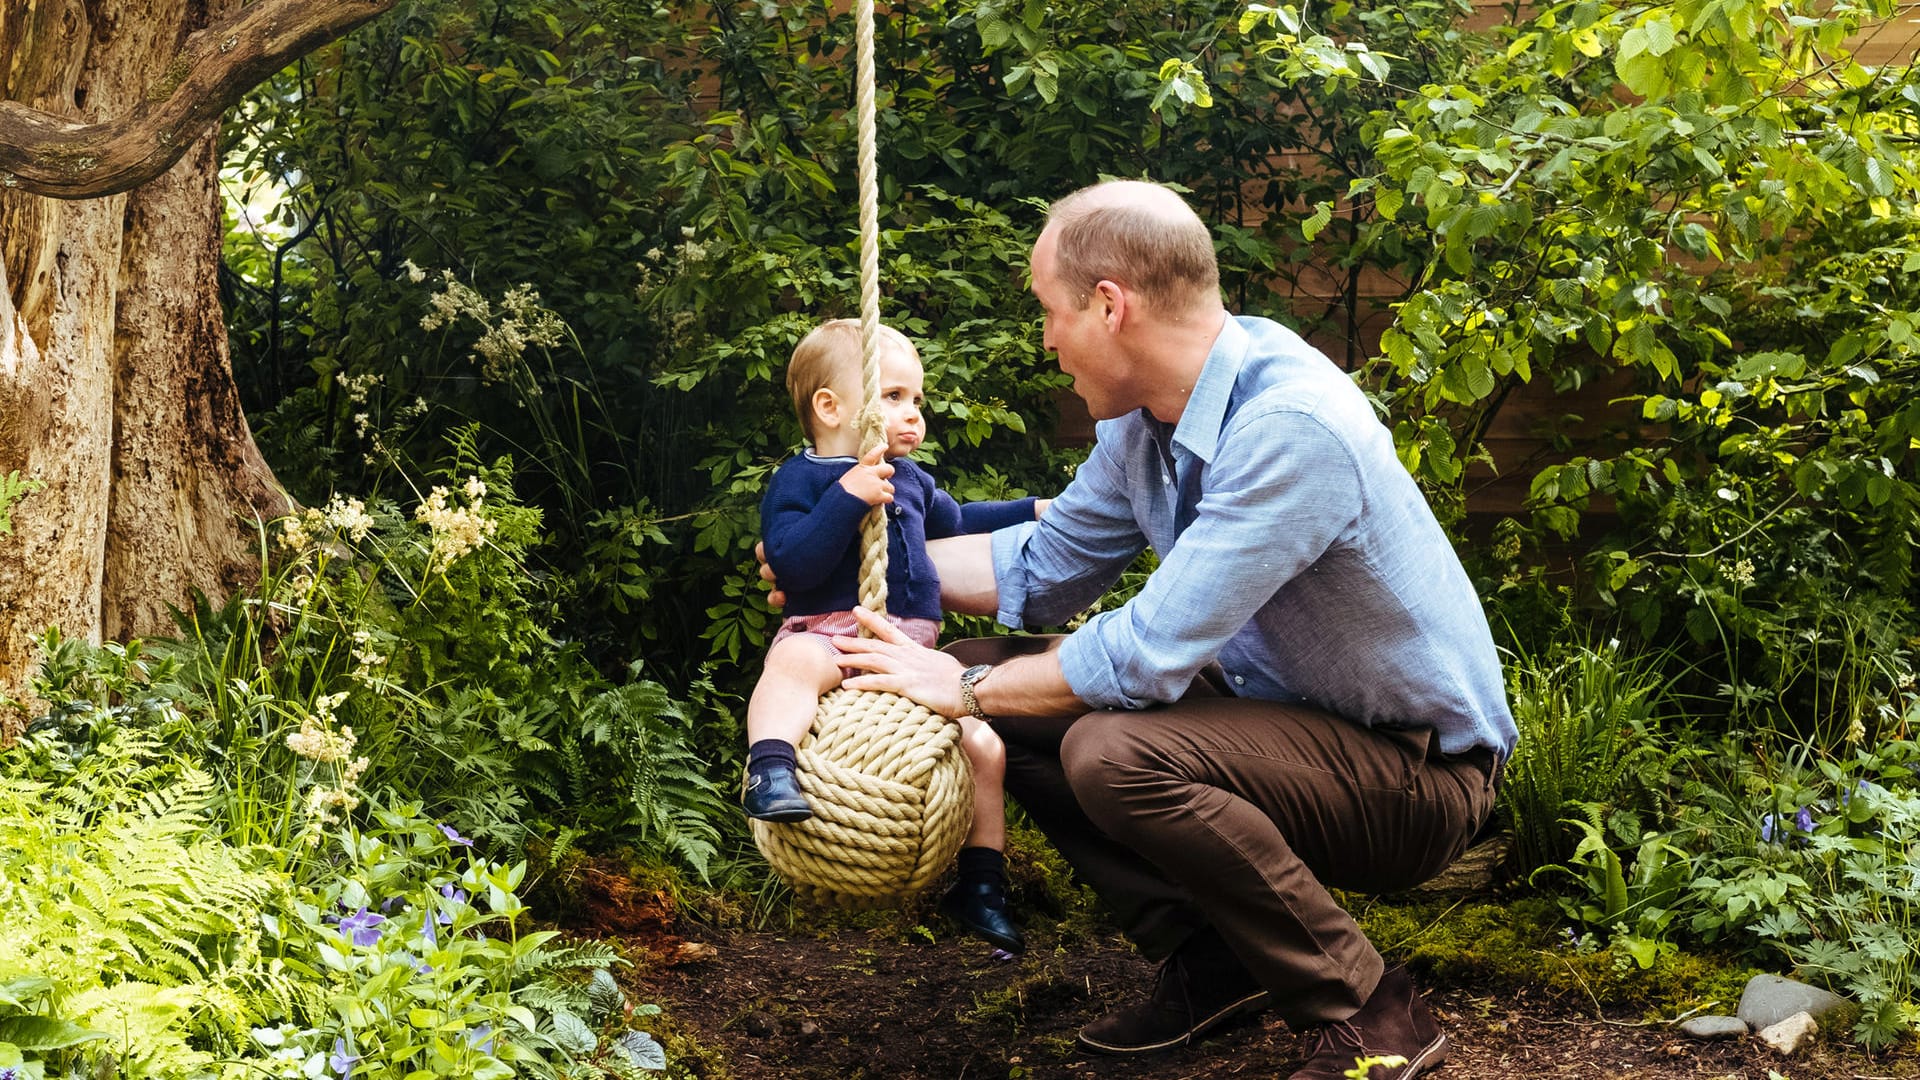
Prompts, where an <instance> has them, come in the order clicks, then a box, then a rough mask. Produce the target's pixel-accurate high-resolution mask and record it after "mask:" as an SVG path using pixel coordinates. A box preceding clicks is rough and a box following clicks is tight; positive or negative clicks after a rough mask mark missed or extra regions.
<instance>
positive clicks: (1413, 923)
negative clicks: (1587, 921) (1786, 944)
mask: <svg viewBox="0 0 1920 1080" xmlns="http://www.w3.org/2000/svg"><path fill="white" fill-rule="evenodd" d="M1350 910H1353V911H1354V913H1355V917H1356V918H1357V919H1358V920H1359V922H1360V926H1361V928H1362V929H1363V930H1365V931H1366V933H1367V936H1368V937H1370V938H1371V939H1373V941H1374V942H1375V944H1377V945H1378V946H1379V947H1380V950H1381V952H1383V953H1386V954H1387V955H1388V956H1389V957H1390V958H1393V959H1399V960H1403V961H1405V962H1406V963H1407V964H1408V965H1409V966H1410V967H1412V968H1414V969H1415V970H1417V971H1420V972H1422V973H1424V974H1425V975H1427V976H1428V977H1430V978H1432V979H1434V980H1436V981H1439V982H1443V983H1456V984H1466V985H1471V986H1473V987H1475V988H1476V989H1484V990H1491V991H1495V992H1498V991H1501V990H1506V989H1518V988H1521V987H1545V988H1548V989H1550V990H1553V991H1554V992H1556V993H1559V994H1562V995H1567V996H1571V997H1574V998H1576V999H1580V1000H1583V1001H1587V1002H1591V1003H1595V1004H1598V1005H1602V1006H1609V1007H1637V1008H1643V1009H1646V1010H1648V1011H1649V1012H1655V1013H1659V1014H1661V1015H1665V1016H1672V1015H1676V1014H1678V1013H1682V1012H1686V1011H1687V1010H1690V1009H1694V1008H1698V1007H1701V1006H1704V1005H1706V1004H1707V1003H1709V1002H1715V1001H1717V1002H1719V1003H1720V1005H1721V1006H1722V1007H1726V1006H1730V1005H1732V1004H1733V1003H1734V1002H1735V1001H1738V1000H1739V997H1740V990H1741V988H1742V987H1743V986H1744V985H1745V983H1746V981H1747V979H1748V978H1750V977H1751V976H1752V975H1753V974H1755V971H1756V969H1754V968H1750V967H1747V966H1745V965H1743V964H1739V963H1736V962H1732V961H1729V960H1727V959H1725V958H1721V957H1715V956H1708V955H1701V954H1696V953H1687V952H1682V951H1680V950H1678V949H1672V950H1668V951H1663V952H1662V953H1661V954H1660V956H1659V957H1658V959H1656V961H1655V962H1654V965H1653V966H1652V967H1651V968H1646V969H1642V968H1640V967H1639V966H1638V965H1636V964H1634V963H1633V962H1632V961H1631V960H1629V959H1627V958H1626V957H1625V956H1624V955H1623V954H1621V953H1619V952H1616V951H1614V950H1611V949H1606V948H1598V949H1595V948H1591V947H1587V948H1575V947H1573V945H1572V944H1571V943H1570V942H1569V941H1568V938H1567V934H1566V930H1565V920H1564V919H1563V918H1562V917H1561V915H1560V912H1559V909H1558V907H1557V906H1556V905H1555V904H1554V903H1553V901H1552V900H1551V899H1550V898H1547V897H1539V896H1527V897H1519V898H1516V899H1513V900H1510V901H1508V902H1505V903H1485V902H1479V903H1466V902H1461V903H1455V904H1447V903H1444V902H1419V903H1406V904H1403V903H1395V902H1388V901H1370V902H1360V903H1358V904H1356V906H1354V907H1352V908H1351V909H1350Z"/></svg>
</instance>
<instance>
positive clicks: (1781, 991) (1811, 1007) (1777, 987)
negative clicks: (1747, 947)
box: [1734, 975, 1853, 1031]
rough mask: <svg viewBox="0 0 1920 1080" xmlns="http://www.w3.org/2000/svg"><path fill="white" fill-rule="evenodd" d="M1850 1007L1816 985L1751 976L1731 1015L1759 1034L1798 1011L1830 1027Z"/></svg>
mask: <svg viewBox="0 0 1920 1080" xmlns="http://www.w3.org/2000/svg"><path fill="white" fill-rule="evenodd" d="M1852 1007H1853V1005H1852V1003H1851V1002H1849V1001H1848V1000H1847V999H1846V998H1843V997H1841V996H1840V995H1838V994H1834V993H1829V992H1827V991H1825V990H1822V989H1820V988H1819V987H1817V986H1808V985H1807V984H1806V983H1803V982H1798V981H1795V980H1793V979H1785V978H1781V977H1780V976H1778V975H1755V976H1754V977H1753V978H1751V979H1748V980H1747V988H1746V989H1745V990H1744V991H1742V992H1741V994H1740V1007H1739V1008H1738V1009H1735V1010H1734V1013H1735V1014H1736V1015H1738V1016H1739V1017H1740V1019H1742V1020H1745V1021H1746V1022H1747V1026H1748V1027H1750V1028H1752V1029H1753V1030H1755V1031H1760V1030H1762V1029H1763V1028H1770V1027H1772V1026H1773V1025H1775V1024H1777V1023H1779V1022H1780V1021H1782V1020H1785V1019H1786V1018H1787V1017H1789V1016H1792V1015H1793V1014H1794V1013H1801V1012H1803V1013H1806V1014H1807V1015H1809V1016H1811V1017H1813V1018H1814V1019H1815V1020H1818V1021H1820V1022H1821V1023H1823V1024H1826V1025H1827V1026H1828V1027H1833V1026H1834V1019H1835V1017H1836V1016H1837V1015H1838V1014H1840V1013H1842V1012H1843V1011H1847V1010H1850V1009H1851V1008H1852Z"/></svg>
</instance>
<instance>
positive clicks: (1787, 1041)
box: [1760, 1012, 1820, 1057]
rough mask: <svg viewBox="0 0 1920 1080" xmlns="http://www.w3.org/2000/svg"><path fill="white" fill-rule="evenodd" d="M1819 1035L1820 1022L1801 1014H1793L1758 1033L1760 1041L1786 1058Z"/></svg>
mask: <svg viewBox="0 0 1920 1080" xmlns="http://www.w3.org/2000/svg"><path fill="white" fill-rule="evenodd" d="M1819 1033H1820V1021H1818V1020H1815V1019H1814V1018H1813V1017H1812V1016H1811V1015H1809V1014H1807V1013H1803V1012H1797V1013H1794V1014H1793V1015H1792V1016H1789V1017H1787V1018H1786V1019H1785V1020H1782V1021H1780V1022H1779V1023H1777V1024H1775V1025H1773V1026H1772V1027H1769V1028H1764V1029H1762V1030H1761V1032H1760V1041H1761V1042H1763V1043H1766V1044H1767V1045H1768V1046H1770V1047H1772V1048H1773V1049H1774V1050H1775V1051H1776V1052H1778V1053H1780V1054H1783V1055H1785V1056H1787V1057H1792V1056H1793V1055H1795V1054H1797V1053H1799V1052H1800V1048H1801V1047H1803V1046H1805V1045H1806V1044H1807V1040H1809V1039H1811V1038H1813V1037H1814V1036H1815V1035H1818V1034H1819Z"/></svg>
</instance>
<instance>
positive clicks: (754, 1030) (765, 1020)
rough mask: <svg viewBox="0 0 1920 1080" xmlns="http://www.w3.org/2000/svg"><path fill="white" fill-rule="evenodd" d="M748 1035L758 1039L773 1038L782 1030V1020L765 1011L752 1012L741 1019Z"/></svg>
mask: <svg viewBox="0 0 1920 1080" xmlns="http://www.w3.org/2000/svg"><path fill="white" fill-rule="evenodd" d="M740 1026H741V1027H742V1028H744V1029H746V1032H747V1034H748V1035H751V1036H753V1037H754V1038H756V1039H771V1038H773V1037H774V1036H775V1035H777V1034H779V1032H780V1022H779V1021H778V1020H775V1019H774V1018H773V1017H772V1016H771V1015H770V1014H768V1013H764V1012H758V1011H755V1012H750V1013H748V1014H747V1015H746V1017H745V1018H744V1019H743V1020H741V1021H740Z"/></svg>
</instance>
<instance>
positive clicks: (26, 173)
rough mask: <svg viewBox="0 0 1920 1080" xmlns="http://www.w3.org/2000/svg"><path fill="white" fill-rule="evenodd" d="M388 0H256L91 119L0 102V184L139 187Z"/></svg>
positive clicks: (75, 190) (79, 189) (63, 188)
mask: <svg viewBox="0 0 1920 1080" xmlns="http://www.w3.org/2000/svg"><path fill="white" fill-rule="evenodd" d="M394 2H395V0H260V2H259V3H256V4H251V5H249V6H247V7H244V8H242V9H240V11H239V12H238V13H236V14H235V15H234V16H232V17H231V18H228V19H224V20H222V21H220V22H218V23H215V24H213V25H212V26H209V27H207V28H206V29H204V30H198V31H195V32H194V33H192V34H190V35H188V37H187V41H186V44H185V45H184V46H183V47H182V48H181V50H180V52H179V53H178V54H176V55H175V56H174V57H173V59H172V60H170V61H169V62H168V63H167V65H166V67H165V68H163V69H162V71H161V74H160V76H159V78H158V80H157V81H156V82H155V83H154V84H153V85H152V86H149V87H148V88H147V92H146V94H145V95H144V97H143V98H142V100H141V102H140V104H139V105H137V106H136V107H135V108H134V109H133V110H132V111H131V112H129V113H127V114H126V115H125V116H120V117H116V118H114V119H112V120H106V121H102V122H100V123H97V124H76V123H73V122H71V121H69V120H67V119H66V118H64V117H61V116H57V115H55V114H53V113H48V112H42V111H40V110H39V109H33V108H29V107H27V106H25V105H22V104H20V103H19V102H17V101H0V185H4V186H6V187H11V188H18V189H20V190H22V191H29V192H32V193H33V194H35V195H46V196H51V197H52V198H56V199H92V198H98V197H100V196H102V195H113V194H117V193H119V192H122V191H127V190H130V189H132V188H136V187H139V186H140V185H141V184H144V183H146V182H147V181H149V180H152V179H153V178H154V177H156V176H159V175H160V174H161V173H163V172H166V171H167V170H168V169H169V168H171V167H172V166H173V163H174V162H175V161H178V160H179V159H180V155H182V154H184V153H186V151H187V148H188V147H189V146H192V145H193V143H194V142H195V140H197V139H198V138H199V137H200V135H201V133H202V132H203V131H204V130H205V129H206V127H207V126H208V125H209V124H212V123H214V122H215V121H217V120H218V119H219V118H220V114H221V113H224V112H226V111H227V109H228V107H230V106H232V105H233V104H234V103H235V102H237V101H239V100H240V98H241V96H242V95H244V94H245V93H246V92H247V91H249V90H251V89H253V88H254V87H255V86H256V85H258V84H259V83H261V82H262V81H264V80H265V79H266V78H267V77H268V76H270V75H272V74H273V73H274V72H276V71H279V70H280V69H281V68H283V67H285V66H287V65H288V64H289V63H291V62H293V61H294V60H295V59H297V58H299V57H301V56H304V55H306V54H307V53H309V52H311V51H313V50H314V49H317V48H319V47H320V46H322V45H325V44H326V43H328V42H330V41H333V40H334V39H336V38H339V37H341V36H342V35H344V34H346V33H347V32H348V31H350V30H352V29H354V28H355V27H357V26H359V25H361V24H362V23H365V22H367V21H369V20H371V19H373V18H374V17H376V16H378V15H380V14H382V13H384V12H385V11H386V10H387V9H388V8H391V7H392V6H393V5H394Z"/></svg>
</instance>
